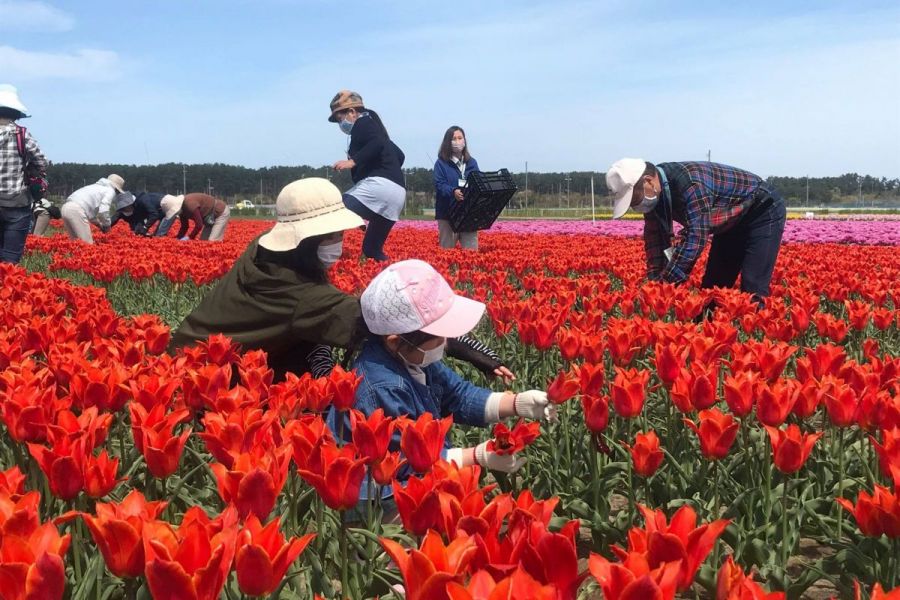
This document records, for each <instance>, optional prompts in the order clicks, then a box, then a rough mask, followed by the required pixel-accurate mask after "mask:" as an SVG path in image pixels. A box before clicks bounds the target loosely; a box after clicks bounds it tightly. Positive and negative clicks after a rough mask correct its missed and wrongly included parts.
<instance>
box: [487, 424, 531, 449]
mask: <svg viewBox="0 0 900 600" xmlns="http://www.w3.org/2000/svg"><path fill="white" fill-rule="evenodd" d="M493 433H494V437H493V439H492V440H490V441H489V442H488V446H487V449H488V450H489V451H491V452H495V453H496V454H501V455H502V454H516V453H517V452H520V451H522V450H524V449H525V447H526V446H530V445H531V444H532V442H534V440H536V439H537V438H538V436H540V435H541V423H540V421H531V422H529V423H526V422H525V421H523V420H522V419H519V420H517V421H516V424H515V425H514V426H513V428H512V429H510V428H509V427H507V426H506V425H505V424H504V423H497V424H496V425H494V432H493Z"/></svg>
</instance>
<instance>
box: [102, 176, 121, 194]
mask: <svg viewBox="0 0 900 600" xmlns="http://www.w3.org/2000/svg"><path fill="white" fill-rule="evenodd" d="M106 180H107V181H109V182H110V183H111V184H112V185H113V187H114V188H116V191H118V192H119V193H120V194H121V193H122V192H124V191H125V180H124V179H122V178H121V177H119V176H118V175H116V174H115V173H113V174H112V175H108V176H107V177H106Z"/></svg>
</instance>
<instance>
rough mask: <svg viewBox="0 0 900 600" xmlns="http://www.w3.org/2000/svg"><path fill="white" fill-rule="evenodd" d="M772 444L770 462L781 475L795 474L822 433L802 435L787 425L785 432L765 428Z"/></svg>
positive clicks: (798, 429) (798, 430)
mask: <svg viewBox="0 0 900 600" xmlns="http://www.w3.org/2000/svg"><path fill="white" fill-rule="evenodd" d="M766 431H768V432H769V440H770V441H771V442H772V460H773V462H774V463H775V466H776V467H777V468H778V470H779V471H781V472H782V473H788V474H789V473H795V472H797V471H799V470H800V467H802V466H803V464H804V463H805V462H806V459H807V458H809V453H810V452H812V449H813V446H815V445H816V440H818V439H819V438H820V437H822V435H823V434H822V433H813V434H802V433H800V428H799V427H797V426H796V425H793V424H791V425H788V427H787V429H786V430H782V429H776V428H775V427H769V426H766Z"/></svg>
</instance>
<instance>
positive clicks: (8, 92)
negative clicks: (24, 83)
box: [0, 83, 28, 117]
mask: <svg viewBox="0 0 900 600" xmlns="http://www.w3.org/2000/svg"><path fill="white" fill-rule="evenodd" d="M0 108H11V109H13V110H17V111H19V112H20V113H22V116H23V117H27V116H28V114H27V113H28V109H27V108H25V105H24V104H22V101H21V100H19V90H17V89H16V88H15V87H14V86H12V85H10V84H8V83H0Z"/></svg>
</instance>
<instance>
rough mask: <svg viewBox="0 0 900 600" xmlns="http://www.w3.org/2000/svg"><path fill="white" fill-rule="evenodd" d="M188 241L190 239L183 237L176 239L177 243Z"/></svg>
mask: <svg viewBox="0 0 900 600" xmlns="http://www.w3.org/2000/svg"><path fill="white" fill-rule="evenodd" d="M190 239H191V238H189V237H188V236H184V237H180V238H178V241H179V242H188V241H190Z"/></svg>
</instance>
